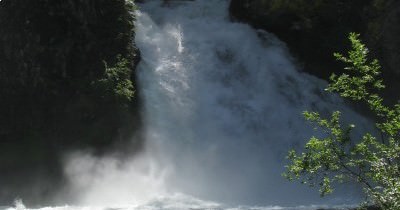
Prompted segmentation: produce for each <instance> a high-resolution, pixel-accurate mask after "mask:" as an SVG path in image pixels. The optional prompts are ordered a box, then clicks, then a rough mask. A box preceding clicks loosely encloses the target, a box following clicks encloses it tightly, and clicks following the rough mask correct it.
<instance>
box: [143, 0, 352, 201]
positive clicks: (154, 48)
mask: <svg viewBox="0 0 400 210" xmlns="http://www.w3.org/2000/svg"><path fill="white" fill-rule="evenodd" d="M228 4H229V2H228V1H224V0H207V1H205V0H197V1H194V2H185V3H181V4H176V5H171V6H164V7H163V6H160V5H161V2H160V1H149V2H148V3H146V4H144V5H141V12H140V13H139V14H138V21H137V29H138V31H137V39H136V41H137V44H138V46H139V48H140V50H141V52H142V56H143V61H142V63H141V64H140V68H139V82H140V83H139V87H140V90H141V93H142V98H143V100H144V110H143V113H144V119H145V129H146V131H145V133H146V139H147V141H148V145H147V146H148V147H149V148H155V149H156V150H155V151H153V153H157V154H158V155H159V156H160V157H162V161H161V165H168V166H169V167H170V168H172V170H171V171H172V172H171V173H172V174H170V175H169V176H168V177H167V178H166V187H167V188H168V189H174V190H177V191H180V192H184V193H188V194H190V195H194V196H197V197H200V198H205V199H208V200H216V201H222V202H225V203H235V204H263V205H265V204H280V205H293V204H309V203H312V202H319V200H318V195H317V194H318V193H316V192H315V191H313V192H312V193H310V190H309V189H308V188H306V187H304V186H303V187H300V186H299V185H296V184H293V183H288V182H287V181H286V180H284V179H283V178H282V177H281V173H282V172H283V170H284V158H285V155H286V152H287V151H288V150H289V148H291V147H296V146H298V145H299V144H300V145H301V144H303V142H304V140H306V139H307V138H309V137H310V136H311V135H312V133H311V127H310V126H309V125H307V124H306V123H305V122H304V119H303V118H302V116H301V112H302V111H303V110H307V109H314V110H319V111H322V112H324V111H326V110H334V109H343V108H341V107H340V106H342V105H336V104H338V103H341V102H339V100H338V99H337V98H333V97H328V96H326V95H325V94H324V93H322V92H323V89H324V86H325V85H326V84H325V82H322V81H320V80H318V79H316V78H313V77H311V76H308V75H306V74H304V73H300V72H299V71H297V70H296V68H295V66H294V64H293V62H292V61H291V59H290V57H289V56H288V54H287V52H286V50H285V48H284V46H282V44H281V43H280V42H279V41H278V40H276V39H275V38H274V37H273V36H272V35H270V34H268V33H266V32H256V31H254V30H253V29H252V28H250V27H249V26H247V25H245V24H239V23H232V22H231V21H230V20H229V15H228ZM344 109H346V108H344ZM347 112H348V113H349V114H350V115H356V114H354V113H351V112H350V111H347ZM352 118H353V117H352ZM355 118H356V117H355ZM347 193H348V194H351V193H354V192H347ZM342 194H343V195H345V194H346V193H345V192H342ZM343 195H342V197H347V198H348V196H343ZM350 197H351V196H350ZM353 198H354V197H353ZM323 202H327V201H326V200H324V201H323ZM332 202H343V200H342V201H338V200H336V201H332Z"/></svg>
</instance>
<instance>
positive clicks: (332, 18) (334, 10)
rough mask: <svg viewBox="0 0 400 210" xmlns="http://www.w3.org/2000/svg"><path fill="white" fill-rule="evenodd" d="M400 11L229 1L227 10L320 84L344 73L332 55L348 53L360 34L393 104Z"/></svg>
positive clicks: (346, 4) (343, 0) (285, 0)
mask: <svg viewBox="0 0 400 210" xmlns="http://www.w3.org/2000/svg"><path fill="white" fill-rule="evenodd" d="M399 11H400V2H399V1H394V0H352V1H347V0H338V1H330V0H312V1H306V0H292V1H289V0H232V1H231V5H230V13H231V15H232V17H233V18H234V19H235V20H238V21H242V22H245V23H249V24H250V25H252V26H254V27H256V28H260V29H264V30H267V31H269V32H271V33H274V34H276V35H277V36H278V37H279V38H280V39H281V40H283V41H284V42H286V43H287V44H288V47H289V48H290V50H291V51H292V53H293V54H294V55H295V57H297V58H298V59H299V60H300V61H301V62H303V65H304V70H305V71H307V72H309V73H311V74H314V75H316V76H318V77H320V78H324V79H327V78H328V77H329V75H330V74H331V73H332V72H336V73H341V72H342V71H341V69H343V66H341V64H340V63H338V62H336V61H335V60H334V58H333V53H334V52H341V53H344V52H346V50H347V49H349V42H348V41H347V36H348V34H349V32H356V33H361V35H362V39H363V40H364V42H366V43H367V46H368V47H369V48H370V49H371V53H373V56H374V57H377V58H378V59H380V61H381V63H382V66H383V71H384V77H385V80H387V83H388V87H389V90H388V91H387V93H386V94H387V95H388V96H391V98H396V97H398V96H400V93H398V91H396V90H397V89H398V88H399V87H400V86H399V85H398V84H397V83H398V82H397V81H398V79H400V70H399V68H398V66H399V62H400V50H399V49H400V43H399V42H400V32H399V31H400V27H398V26H399V25H400V18H399V13H400V12H399ZM396 92H397V93H396ZM393 94H394V95H395V97H393V96H394V95H393Z"/></svg>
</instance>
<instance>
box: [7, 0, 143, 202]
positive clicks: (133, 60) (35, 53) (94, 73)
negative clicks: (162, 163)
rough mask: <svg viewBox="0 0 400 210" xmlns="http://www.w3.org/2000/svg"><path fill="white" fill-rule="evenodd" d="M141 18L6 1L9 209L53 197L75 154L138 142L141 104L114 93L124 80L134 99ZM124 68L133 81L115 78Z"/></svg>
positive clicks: (75, 4)
mask: <svg viewBox="0 0 400 210" xmlns="http://www.w3.org/2000/svg"><path fill="white" fill-rule="evenodd" d="M133 9H134V8H133V4H131V3H129V2H126V1H125V0H63V1H61V0H32V1H26V0H2V1H0V172H1V173H0V186H1V187H0V205H1V203H2V202H12V200H13V199H14V198H16V197H22V198H24V200H28V202H29V200H32V201H34V200H36V201H39V200H40V199H42V198H43V197H47V196H48V195H51V193H52V190H55V189H56V187H55V185H54V184H55V183H57V182H61V180H62V179H61V178H62V175H61V170H60V156H61V155H62V154H64V153H65V152H67V151H69V150H73V149H76V148H79V149H89V148H90V149H93V150H94V151H95V152H96V153H98V154H101V153H102V152H105V151H106V150H107V149H108V148H109V147H111V146H112V145H116V144H118V142H122V141H127V140H130V136H131V135H132V133H133V131H134V130H135V129H136V128H138V126H139V124H140V123H139V122H140V119H139V115H138V113H137V109H136V107H137V98H136V96H135V97H133V98H132V97H130V96H129V97H128V96H126V97H125V98H121V97H116V93H114V92H113V91H120V89H121V87H120V86H117V85H118V84H120V83H117V82H118V81H116V80H118V79H120V76H121V77H124V78H123V79H124V82H125V83H126V84H129V85H126V87H122V88H125V89H123V90H124V91H127V93H133V91H134V89H133V88H134V87H133V86H132V84H131V83H133V84H135V83H134V80H135V78H134V74H133V71H134V69H135V66H136V64H137V63H138V61H139V53H138V50H137V49H136V48H135V47H134V43H133V37H134V25H133V20H134V16H133V13H132V11H133ZM121 60H123V61H124V62H123V63H124V65H125V66H124V67H123V68H122V67H121V69H123V71H118V70H119V69H118V68H120V67H118V68H115V69H116V70H115V69H114V70H115V71H116V72H123V73H121V75H117V76H118V77H115V76H114V77H111V76H109V75H107V72H106V66H107V67H108V68H113V67H115V66H118V63H119V62H120V61H121ZM105 63H106V65H105ZM110 78H111V79H114V80H113V81H111V82H109V81H108V83H107V82H104V81H106V80H107V79H108V80H111V79H110ZM115 78H117V79H115ZM98 81H102V82H103V83H104V84H106V85H108V86H107V87H106V88H104V87H101V88H100V87H99V85H97V84H99V82H98ZM103 86H104V85H103ZM118 88H119V89H118ZM124 93H126V92H124ZM139 146H140V142H137V145H136V148H138V147H139ZM134 147H135V146H134ZM35 186H37V187H35Z"/></svg>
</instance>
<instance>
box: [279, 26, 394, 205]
mask: <svg viewBox="0 0 400 210" xmlns="http://www.w3.org/2000/svg"><path fill="white" fill-rule="evenodd" d="M349 38H350V41H351V43H352V50H350V51H349V53H348V56H343V55H342V54H339V53H336V54H335V57H336V58H337V59H338V60H340V61H342V62H344V63H345V64H346V65H347V67H346V71H347V72H346V73H345V74H342V75H341V76H336V75H335V74H333V75H332V76H331V81H332V82H331V84H330V85H329V86H328V88H327V90H329V91H331V92H336V93H339V94H340V95H341V96H342V97H344V98H348V99H351V100H353V101H360V102H363V103H365V104H366V105H368V107H369V109H370V111H371V112H372V113H373V114H374V117H375V118H374V119H376V127H377V129H378V130H379V132H380V133H381V136H380V137H376V136H374V133H376V132H375V131H371V132H370V133H365V134H364V135H363V136H362V137H361V139H352V138H351V137H350V133H351V131H352V130H353V129H355V126H354V125H348V126H343V125H342V124H341V122H340V112H338V111H335V112H333V113H332V115H331V117H330V118H328V119H325V118H323V117H321V116H320V114H319V113H317V112H304V116H305V118H306V119H307V120H308V121H311V122H312V123H313V124H314V125H315V126H316V128H319V129H320V130H321V131H322V132H323V133H324V134H325V136H323V137H312V138H311V139H310V140H309V142H308V143H307V144H306V145H305V148H304V151H303V152H301V153H297V152H295V151H294V150H292V151H290V152H289V155H288V159H289V160H290V164H289V165H288V166H287V173H285V174H284V175H285V176H286V177H287V178H288V179H289V180H294V179H299V180H301V182H302V183H304V184H308V185H310V186H318V187H319V189H320V193H321V195H322V196H324V195H326V194H329V193H331V192H332V191H333V183H334V182H339V183H342V182H345V181H355V182H358V183H360V184H361V185H362V187H363V189H364V190H365V192H366V194H367V195H368V197H369V200H368V201H369V202H371V203H373V204H376V205H377V206H379V207H381V208H382V209H387V210H393V209H400V103H396V104H395V105H394V106H387V105H386V104H385V103H384V99H383V98H382V97H381V96H380V95H379V91H380V90H381V89H383V88H384V85H383V84H382V80H381V79H379V78H378V77H379V75H380V73H381V67H380V65H379V62H378V61H377V60H372V61H370V60H369V59H368V49H367V48H366V47H365V46H364V44H362V43H361V42H360V40H359V36H358V35H357V34H355V33H352V34H350V37H349Z"/></svg>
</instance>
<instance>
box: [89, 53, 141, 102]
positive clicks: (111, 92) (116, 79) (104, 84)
mask: <svg viewBox="0 0 400 210" xmlns="http://www.w3.org/2000/svg"><path fill="white" fill-rule="evenodd" d="M117 60H118V61H117V64H116V65H115V66H112V67H108V66H107V63H106V62H104V65H105V72H104V76H103V78H101V79H99V80H97V81H95V82H93V84H94V85H95V86H97V87H98V88H99V89H100V90H101V91H102V93H103V94H102V97H110V98H113V99H115V100H117V101H121V102H129V101H131V100H132V98H133V95H134V93H135V90H134V87H133V84H132V81H131V75H132V69H131V68H130V66H129V61H128V60H127V59H125V58H121V56H118V58H117Z"/></svg>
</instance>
